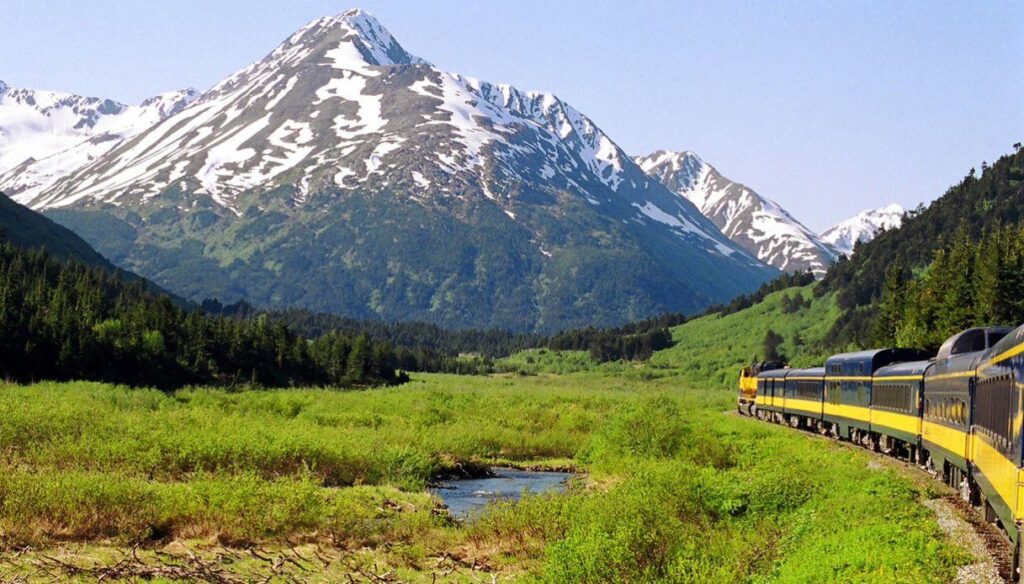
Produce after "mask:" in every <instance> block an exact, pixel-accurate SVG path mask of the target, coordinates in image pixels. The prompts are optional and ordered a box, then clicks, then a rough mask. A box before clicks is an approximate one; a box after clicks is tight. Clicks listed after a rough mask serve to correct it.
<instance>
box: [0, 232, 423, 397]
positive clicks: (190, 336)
mask: <svg viewBox="0 0 1024 584" xmlns="http://www.w3.org/2000/svg"><path fill="white" fill-rule="evenodd" d="M0 274H2V278H0V376H3V377H4V378H6V379H10V380H16V381H33V380H40V379H58V380H62V379H88V380H97V381H108V382H114V383H125V384H131V385H147V386H155V387H162V388H173V387H178V386H182V385H188V384H220V385H231V384H256V385H263V386H289V385H332V386H347V385H377V384H395V383H399V382H401V381H404V380H405V379H406V376H405V375H404V374H403V373H400V372H399V371H398V370H397V368H398V360H397V356H396V355H395V352H394V351H393V349H392V348H391V346H390V345H388V344H387V343H383V342H373V341H371V339H370V337H369V336H368V335H366V334H363V335H360V336H359V337H356V338H353V337H351V336H347V335H344V334H342V333H337V332H332V333H328V334H325V335H323V336H321V337H319V338H317V339H316V340H313V341H309V340H307V339H306V338H304V337H303V336H301V335H297V334H295V333H294V332H292V331H291V330H289V328H288V327H287V326H285V325H283V324H281V323H277V322H272V321H271V320H270V319H269V318H267V317H265V316H262V315H260V316H256V317H255V318H252V319H229V318H223V317H215V316H209V315H206V314H204V313H202V312H200V311H197V310H192V311H190V310H185V309H182V308H180V307H178V306H176V305H175V304H174V303H173V302H172V301H171V300H170V299H169V298H168V297H167V296H164V295H159V294H154V293H153V292H150V291H148V290H147V289H146V284H145V283H144V282H143V281H141V280H132V281H125V279H124V278H123V277H122V276H121V275H120V274H118V273H116V272H110V271H109V270H105V269H102V268H94V267H88V266H85V265H83V264H79V263H74V262H66V263H65V262H58V261H56V260H54V259H53V258H51V257H50V256H49V255H48V254H47V253H46V252H44V251H26V250H24V249H21V248H18V247H15V246H13V245H11V244H9V243H5V244H3V245H0Z"/></svg>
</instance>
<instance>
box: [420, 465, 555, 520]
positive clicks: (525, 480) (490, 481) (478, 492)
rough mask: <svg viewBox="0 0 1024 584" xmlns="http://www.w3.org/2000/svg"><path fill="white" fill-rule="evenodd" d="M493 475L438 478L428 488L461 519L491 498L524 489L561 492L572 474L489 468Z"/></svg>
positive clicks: (515, 494) (513, 495)
mask: <svg viewBox="0 0 1024 584" xmlns="http://www.w3.org/2000/svg"><path fill="white" fill-rule="evenodd" d="M491 472H493V473H494V476H491V477H484V478H478V479H453V480H445V481H441V482H440V483H439V484H438V485H437V486H436V487H435V488H433V489H431V491H432V492H433V493H434V494H435V495H437V496H438V497H440V498H441V500H442V501H444V504H445V505H447V506H448V510H449V511H450V512H451V514H452V515H453V516H455V517H458V518H460V519H466V518H468V517H469V516H470V515H471V514H472V513H473V512H474V511H479V510H480V509H481V508H482V507H483V506H485V505H487V503H489V502H490V501H494V500H497V499H512V500H515V499H519V497H521V496H522V495H523V493H548V492H562V491H564V490H565V486H566V481H568V480H569V478H571V477H572V476H573V475H572V473H567V472H548V471H531V470H516V469H513V468H498V467H495V468H492V469H491Z"/></svg>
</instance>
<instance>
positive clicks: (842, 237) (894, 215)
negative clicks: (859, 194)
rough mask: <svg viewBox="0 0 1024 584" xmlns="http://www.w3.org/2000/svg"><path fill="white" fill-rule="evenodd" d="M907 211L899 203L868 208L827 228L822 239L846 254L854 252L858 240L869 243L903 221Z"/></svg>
mask: <svg viewBox="0 0 1024 584" xmlns="http://www.w3.org/2000/svg"><path fill="white" fill-rule="evenodd" d="M905 213H906V211H905V210H904V209H903V207H902V206H901V205H899V204H897V203H892V204H890V205H886V206H885V207H879V208H877V209H868V210H867V211H862V212H860V213H858V214H856V215H854V216H853V217H851V218H849V219H847V220H845V221H841V222H839V223H837V224H836V225H834V226H832V227H830V228H828V229H826V230H825V232H824V233H822V234H821V239H822V240H823V241H826V242H828V243H829V244H831V245H832V246H833V247H835V248H836V249H837V250H839V251H841V252H842V253H843V254H845V255H850V254H852V253H853V248H854V246H855V245H856V244H857V242H858V241H859V242H861V243H867V242H869V241H871V240H872V239H874V238H875V236H876V235H878V234H879V233H880V232H881V231H884V230H886V229H895V228H897V227H899V226H900V225H901V224H902V223H903V215H904V214H905Z"/></svg>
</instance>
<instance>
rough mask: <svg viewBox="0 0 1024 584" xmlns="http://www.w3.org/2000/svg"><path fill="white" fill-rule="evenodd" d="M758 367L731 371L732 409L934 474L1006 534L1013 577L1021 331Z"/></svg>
mask: <svg viewBox="0 0 1024 584" xmlns="http://www.w3.org/2000/svg"><path fill="white" fill-rule="evenodd" d="M760 369H761V371H760V372H756V371H755V370H754V369H753V368H746V369H744V370H743V371H741V373H740V396H739V410H740V412H741V413H743V414H746V415H753V416H756V417H757V418H759V419H762V420H771V421H774V422H778V423H783V424H789V425H790V426H792V427H794V428H804V429H807V430H813V431H817V432H820V433H822V434H828V435H830V436H833V437H835V438H838V439H840V440H850V441H852V442H856V443H858V444H861V445H863V446H866V447H868V448H870V449H872V450H875V451H881V452H885V453H887V454H891V455H894V456H898V457H901V458H905V459H908V460H911V461H912V462H914V463H917V464H920V465H922V466H924V467H925V468H927V469H929V470H932V471H934V472H936V473H937V474H939V475H941V476H942V477H943V479H944V480H945V481H946V482H947V483H948V484H949V485H950V486H952V487H955V488H957V489H959V490H960V492H961V494H962V496H963V497H964V499H965V500H967V501H968V502H970V503H971V504H973V505H977V506H980V507H981V508H982V510H983V513H984V515H985V519H986V520H987V521H995V522H997V523H998V524H999V525H1001V526H1002V528H1003V529H1004V530H1005V531H1006V533H1007V535H1008V536H1009V537H1010V540H1011V541H1012V542H1013V550H1014V551H1013V575H1014V578H1015V581H1017V580H1019V579H1020V573H1019V572H1020V570H1019V568H1020V556H1021V547H1022V545H1024V538H1022V537H1021V532H1022V527H1024V459H1022V456H1024V430H1022V428H1021V421H1022V420H1024V399H1022V394H1021V390H1022V388H1024V325H1022V326H1020V327H1018V328H1017V329H1011V328H1010V327H1003V326H991V327H984V328H973V329H968V330H965V331H963V332H961V333H958V334H956V335H954V336H952V337H950V338H949V339H948V340H947V341H946V342H945V343H944V344H943V345H942V347H940V348H939V351H938V354H937V355H935V356H934V357H933V358H930V359H929V358H927V355H926V354H923V353H922V352H921V351H918V350H916V349H873V350H868V351H861V352H858V353H846V354H841V355H834V356H832V357H830V358H829V359H828V360H827V361H826V362H825V366H824V367H818V368H814V369H789V368H785V367H783V366H782V365H781V364H766V365H765V366H762V367H760ZM754 379H756V384H755V383H751V382H752V381H753V380H754Z"/></svg>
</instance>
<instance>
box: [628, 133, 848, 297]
mask: <svg viewBox="0 0 1024 584" xmlns="http://www.w3.org/2000/svg"><path fill="white" fill-rule="evenodd" d="M635 160H636V162H637V164H639V165H640V168H641V169H643V170H644V172H646V173H647V174H648V175H649V176H651V177H652V178H654V179H655V180H658V181H660V182H661V183H662V184H664V185H665V187H666V188H668V189H669V190H670V191H672V192H674V193H676V194H677V195H679V196H680V197H684V198H686V199H687V200H689V201H690V202H691V203H693V204H694V205H695V206H696V207H697V209H699V210H700V211H701V213H703V214H704V215H705V216H706V217H707V218H708V219H710V220H711V221H713V222H714V223H715V225H716V226H717V227H718V228H719V229H721V231H722V233H724V234H725V235H726V236H727V237H729V238H730V239H731V240H733V241H734V242H735V243H737V244H738V245H740V246H742V247H743V248H744V249H746V250H747V251H748V252H750V253H751V254H753V255H754V256H755V257H757V258H758V259H760V260H762V261H764V262H766V263H768V264H769V265H772V266H774V267H776V268H778V269H780V270H782V271H785V272H798V271H806V270H810V271H812V272H814V274H815V275H816V276H817V277H819V278H820V277H822V276H824V274H825V272H826V270H827V269H828V266H829V265H831V264H832V263H833V262H834V261H835V260H836V258H837V257H838V253H837V251H836V250H835V249H833V248H832V246H830V245H829V244H828V243H827V242H825V241H823V240H822V239H821V238H820V237H819V236H818V235H817V234H816V233H814V232H813V231H811V230H810V229H808V228H807V227H805V226H804V225H803V224H802V223H800V221H798V220H797V219H796V218H794V217H793V216H792V215H791V214H790V213H789V212H788V211H786V210H785V209H783V208H782V206H781V205H779V204H778V203H776V202H774V201H772V200H771V199H768V198H766V197H763V196H761V195H759V194H758V193H756V192H755V191H754V190H753V189H751V188H750V187H747V186H746V185H743V184H741V183H737V182H734V181H732V180H730V179H728V178H726V177H725V176H723V175H722V174H721V173H719V172H718V170H717V169H716V168H715V167H713V166H711V165H710V164H707V163H706V162H704V161H703V160H702V159H701V158H700V157H699V156H697V155H696V154H694V153H693V152H690V151H680V152H674V151H667V150H657V151H655V152H653V153H651V154H648V155H646V156H638V157H636V158H635Z"/></svg>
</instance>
